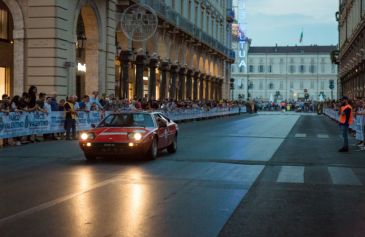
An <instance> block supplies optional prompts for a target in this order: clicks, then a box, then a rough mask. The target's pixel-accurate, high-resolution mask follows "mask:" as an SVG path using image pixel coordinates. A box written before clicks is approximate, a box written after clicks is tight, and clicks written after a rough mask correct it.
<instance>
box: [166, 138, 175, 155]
mask: <svg viewBox="0 0 365 237" xmlns="http://www.w3.org/2000/svg"><path fill="white" fill-rule="evenodd" d="M176 150H177V135H175V137H174V140H173V141H172V143H171V144H170V145H169V146H168V147H167V152H168V153H175V152H176Z"/></svg>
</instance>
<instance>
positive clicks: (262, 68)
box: [259, 65, 265, 73]
mask: <svg viewBox="0 0 365 237" xmlns="http://www.w3.org/2000/svg"><path fill="white" fill-rule="evenodd" d="M259 72H261V73H262V72H265V69H264V65H260V66H259Z"/></svg>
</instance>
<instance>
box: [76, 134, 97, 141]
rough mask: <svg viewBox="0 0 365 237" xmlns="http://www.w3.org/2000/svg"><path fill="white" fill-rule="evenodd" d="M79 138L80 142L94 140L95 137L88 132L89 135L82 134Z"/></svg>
mask: <svg viewBox="0 0 365 237" xmlns="http://www.w3.org/2000/svg"><path fill="white" fill-rule="evenodd" d="M80 137H81V140H83V141H86V140H94V138H95V135H94V133H91V132H89V133H86V132H84V133H81V136H80Z"/></svg>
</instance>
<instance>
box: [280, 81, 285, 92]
mask: <svg viewBox="0 0 365 237" xmlns="http://www.w3.org/2000/svg"><path fill="white" fill-rule="evenodd" d="M280 90H284V82H283V81H280Z"/></svg>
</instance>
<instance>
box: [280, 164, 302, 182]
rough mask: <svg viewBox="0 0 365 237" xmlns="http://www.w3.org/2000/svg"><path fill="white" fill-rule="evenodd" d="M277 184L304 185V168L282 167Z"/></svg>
mask: <svg viewBox="0 0 365 237" xmlns="http://www.w3.org/2000/svg"><path fill="white" fill-rule="evenodd" d="M277 182H279V183H303V182H304V166H282V167H281V170H280V173H279V176H278V179H277Z"/></svg>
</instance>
